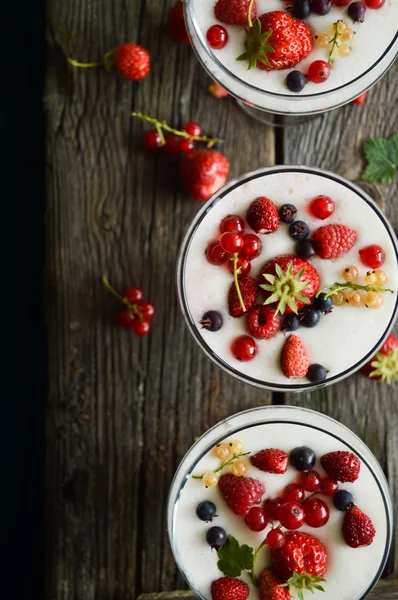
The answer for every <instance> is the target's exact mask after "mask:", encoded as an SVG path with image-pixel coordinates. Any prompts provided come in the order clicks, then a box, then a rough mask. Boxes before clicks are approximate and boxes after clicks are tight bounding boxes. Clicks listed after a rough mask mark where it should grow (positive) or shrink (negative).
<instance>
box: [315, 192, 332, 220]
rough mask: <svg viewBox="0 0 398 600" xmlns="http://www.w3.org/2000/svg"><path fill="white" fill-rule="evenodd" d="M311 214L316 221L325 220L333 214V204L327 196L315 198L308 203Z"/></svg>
mask: <svg viewBox="0 0 398 600" xmlns="http://www.w3.org/2000/svg"><path fill="white" fill-rule="evenodd" d="M309 209H310V212H311V214H312V215H313V216H314V217H316V218H317V219H322V220H324V219H327V218H328V217H330V215H332V214H333V212H334V202H333V200H332V199H331V198H329V196H317V197H316V198H314V199H313V200H311V202H310V206H309Z"/></svg>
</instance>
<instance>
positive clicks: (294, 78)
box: [286, 71, 307, 223]
mask: <svg viewBox="0 0 398 600" xmlns="http://www.w3.org/2000/svg"><path fill="white" fill-rule="evenodd" d="M286 85H287V88H288V90H290V91H291V92H294V93H295V94H298V93H299V92H302V91H303V89H304V88H305V86H306V85H307V78H306V76H305V75H304V73H302V72H301V71H290V73H289V75H288V76H287V77H286ZM290 222H291V221H287V223H290Z"/></svg>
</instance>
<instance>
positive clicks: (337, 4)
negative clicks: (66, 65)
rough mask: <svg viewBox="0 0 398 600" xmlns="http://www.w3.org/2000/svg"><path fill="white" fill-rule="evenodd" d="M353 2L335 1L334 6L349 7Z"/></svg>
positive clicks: (345, 0)
mask: <svg viewBox="0 0 398 600" xmlns="http://www.w3.org/2000/svg"><path fill="white" fill-rule="evenodd" d="M350 2H351V0H333V4H335V5H336V6H347V4H349V3H350Z"/></svg>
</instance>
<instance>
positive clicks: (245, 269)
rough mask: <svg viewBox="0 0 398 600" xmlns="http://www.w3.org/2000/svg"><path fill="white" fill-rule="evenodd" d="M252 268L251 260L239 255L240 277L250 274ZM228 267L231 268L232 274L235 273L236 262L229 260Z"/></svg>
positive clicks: (237, 263) (238, 268) (238, 272)
mask: <svg viewBox="0 0 398 600" xmlns="http://www.w3.org/2000/svg"><path fill="white" fill-rule="evenodd" d="M251 268H252V266H251V263H250V261H249V260H246V258H242V257H241V256H239V257H238V258H237V260H236V275H237V277H238V278H240V277H246V275H249V273H250V271H251ZM228 269H229V270H230V272H231V273H232V274H234V270H235V262H234V261H233V260H229V261H228Z"/></svg>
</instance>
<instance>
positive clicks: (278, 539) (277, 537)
mask: <svg viewBox="0 0 398 600" xmlns="http://www.w3.org/2000/svg"><path fill="white" fill-rule="evenodd" d="M265 541H266V542H267V544H268V546H269V547H270V548H274V549H276V548H282V546H283V544H284V543H285V536H284V535H283V533H282V531H281V530H280V529H278V528H276V529H271V531H269V532H268V534H267V537H266V538H265Z"/></svg>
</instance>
